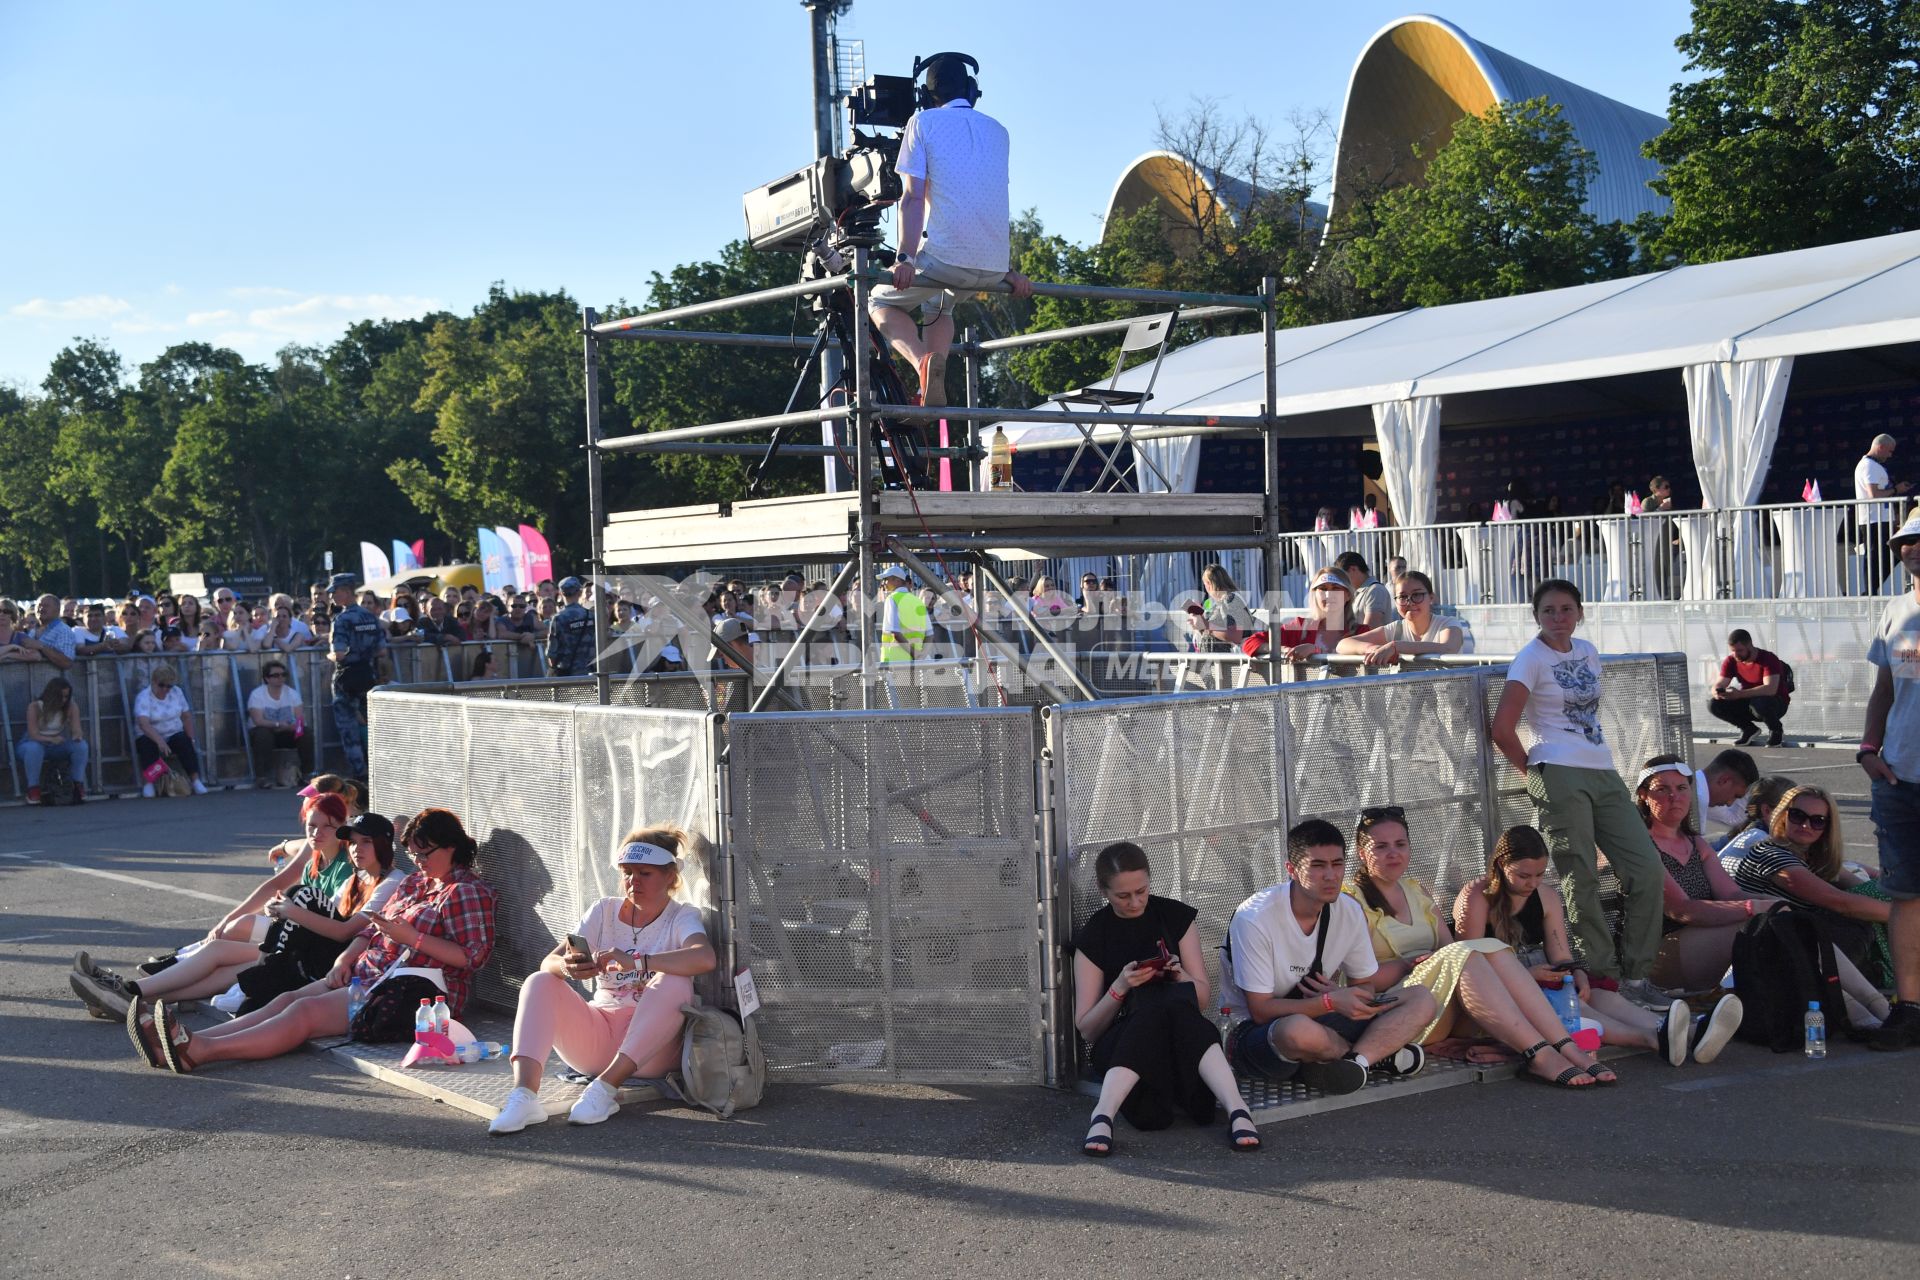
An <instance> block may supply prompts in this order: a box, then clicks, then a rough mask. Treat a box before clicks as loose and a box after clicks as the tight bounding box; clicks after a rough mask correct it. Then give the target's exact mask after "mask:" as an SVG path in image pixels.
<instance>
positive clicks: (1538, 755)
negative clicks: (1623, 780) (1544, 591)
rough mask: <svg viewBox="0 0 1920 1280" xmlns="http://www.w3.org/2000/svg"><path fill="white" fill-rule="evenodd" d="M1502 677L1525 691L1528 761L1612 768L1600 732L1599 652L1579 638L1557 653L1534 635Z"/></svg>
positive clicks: (1574, 766) (1532, 762)
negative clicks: (1530, 732) (1529, 731)
mask: <svg viewBox="0 0 1920 1280" xmlns="http://www.w3.org/2000/svg"><path fill="white" fill-rule="evenodd" d="M1507 679H1508V680H1510V681H1518V682H1519V683H1520V684H1522V685H1524V686H1526V690H1527V711H1526V720H1527V727H1528V728H1530V729H1532V730H1533V735H1534V744H1533V745H1532V746H1531V747H1528V748H1527V763H1528V764H1530V765H1535V764H1559V765H1566V766H1568V767H1569V768H1573V769H1607V770H1611V769H1612V768H1613V752H1611V751H1609V750H1607V740H1606V738H1604V737H1603V736H1601V732H1600V653H1599V651H1598V650H1597V649H1595V648H1594V647H1593V646H1592V645H1590V644H1588V643H1587V642H1586V641H1585V640H1582V639H1580V638H1579V637H1577V636H1576V637H1574V640H1573V649H1572V651H1571V652H1569V653H1560V652H1557V651H1556V650H1553V649H1549V648H1548V647H1547V644H1546V642H1545V641H1544V640H1542V639H1540V637H1538V636H1535V637H1534V638H1533V639H1531V640H1529V641H1527V643H1526V644H1525V645H1523V646H1522V647H1521V649H1520V652H1519V653H1517V654H1515V655H1514V656H1513V661H1512V662H1510V663H1508V664H1507Z"/></svg>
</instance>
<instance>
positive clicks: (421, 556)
mask: <svg viewBox="0 0 1920 1280" xmlns="http://www.w3.org/2000/svg"><path fill="white" fill-rule="evenodd" d="M426 562H427V540H426V539H425V538H418V539H415V540H414V544H413V567H414V568H416V569H418V568H419V567H420V566H421V565H424V564H425V563H426Z"/></svg>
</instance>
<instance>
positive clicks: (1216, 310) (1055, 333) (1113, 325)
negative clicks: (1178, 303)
mask: <svg viewBox="0 0 1920 1280" xmlns="http://www.w3.org/2000/svg"><path fill="white" fill-rule="evenodd" d="M1245 314H1246V311H1245V309H1244V308H1241V307H1195V308H1193V309H1192V310H1191V311H1182V312H1181V313H1180V318H1179V323H1181V324H1185V323H1186V322H1188V321H1190V320H1192V321H1200V320H1223V319H1226V318H1227V317H1229V316H1244V315H1245ZM1140 319H1141V317H1139V316H1135V317H1134V318H1133V319H1130V320H1099V321H1096V322H1094V323H1093V324H1076V325H1071V326H1069V327H1068V328H1065V329H1047V330H1045V331H1043V332H1040V333H1016V334H1014V335H1013V336H1012V337H1007V338H989V339H987V341H985V342H975V343H973V344H972V350H974V351H1013V350H1016V349H1017V348H1020V347H1037V346H1041V345H1044V344H1045V343H1049V342H1064V341H1066V340H1067V339H1069V338H1091V337H1097V336H1098V335H1100V334H1103V333H1119V332H1120V331H1121V330H1123V329H1125V328H1127V327H1128V326H1129V325H1133V324H1137V323H1139V321H1140ZM959 345H960V346H961V347H962V348H963V349H964V348H965V347H966V346H967V344H965V343H961V344H959Z"/></svg>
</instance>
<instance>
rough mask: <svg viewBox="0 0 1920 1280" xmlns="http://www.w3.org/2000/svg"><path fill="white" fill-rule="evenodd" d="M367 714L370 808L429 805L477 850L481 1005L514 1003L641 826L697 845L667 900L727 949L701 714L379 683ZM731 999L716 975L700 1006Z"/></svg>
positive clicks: (396, 813)
mask: <svg viewBox="0 0 1920 1280" xmlns="http://www.w3.org/2000/svg"><path fill="white" fill-rule="evenodd" d="M368 710H369V712H370V716H371V723H370V728H369V734H368V741H369V745H370V750H371V756H370V767H371V773H372V777H371V789H372V793H373V795H372V803H373V807H374V808H375V809H376V810H378V811H380V812H382V813H385V814H388V815H389V816H392V817H393V818H394V819H395V821H396V822H400V821H403V820H404V819H405V818H406V817H408V816H410V815H412V814H414V813H417V812H419V811H420V810H421V809H423V808H426V807H428V806H430V805H437V806H440V807H443V808H447V809H451V810H453V812H454V813H456V814H457V815H459V817H460V819H461V821H462V822H464V823H465V824H466V827H467V830H468V831H469V832H470V833H471V834H472V835H473V837H474V839H475V840H477V841H479V843H480V856H479V859H478V861H477V862H476V864H475V869H476V870H477V871H478V872H479V874H480V875H481V876H482V877H484V878H485V879H486V880H487V882H488V883H489V884H491V885H492V886H493V888H494V890H495V891H496V893H497V895H498V898H497V902H496V907H495V931H496V941H495V944H494V952H493V956H492V958H491V959H490V961H489V963H488V965H487V968H486V970H485V972H484V973H483V974H482V975H481V979H480V981H479V983H478V984H477V985H476V988H475V991H476V994H477V995H478V996H479V998H480V999H482V1000H485V1001H487V1002H488V1003H490V1004H496V1005H500V1006H503V1007H505V1008H509V1009H510V1008H512V1007H513V1006H514V1004H515V1002H516V1000H517V999H518V995H517V993H518V990H519V987H520V984H521V983H522V982H523V981H524V980H525V978H526V976H527V975H528V974H530V973H532V972H533V971H534V969H535V968H537V967H538V966H539V963H540V959H541V957H543V956H545V955H546V954H547V953H548V952H549V951H551V950H552V949H553V946H554V944H555V942H556V941H558V939H559V938H560V936H561V935H562V934H564V933H566V932H567V931H568V930H570V929H572V928H573V927H574V926H575V925H576V924H577V923H578V922H579V919H580V916H581V914H582V913H583V912H584V911H585V910H586V909H587V907H588V906H590V905H591V904H592V903H593V902H594V901H596V900H597V899H599V898H602V897H607V896H610V895H613V894H616V893H618V892H619V886H618V882H619V877H618V876H617V875H616V874H615V873H614V870H613V866H612V861H611V859H612V855H613V851H614V850H615V849H616V848H618V847H619V844H620V842H621V839H622V837H624V836H625V835H626V834H627V833H628V832H629V831H630V830H632V829H634V828H636V827H640V826H646V825H657V824H662V823H667V824H672V825H675V826H680V827H683V828H685V829H686V830H687V831H688V832H689V833H691V834H693V835H694V836H695V837H696V840H695V848H696V853H695V856H692V857H688V858H686V859H685V860H684V861H685V869H684V882H683V884H682V887H681V890H680V892H679V894H678V896H679V897H681V898H683V899H684V900H686V901H688V902H692V903H694V904H695V905H696V906H699V907H700V908H701V909H702V910H703V911H704V912H705V913H706V915H707V921H708V933H709V938H710V940H711V941H712V942H713V944H714V946H715V948H716V949H717V950H719V951H720V954H721V956H722V957H723V959H724V957H726V956H727V955H728V950H727V948H728V946H729V945H730V941H731V931H730V929H729V927H728V918H729V902H728V899H727V898H726V896H725V894H724V892H723V890H724V886H725V877H724V876H723V875H720V874H718V872H717V870H716V864H717V859H716V858H715V857H714V852H713V846H712V844H711V843H710V842H711V840H712V838H713V834H714V833H715V832H716V831H717V825H716V821H715V803H716V799H717V796H716V790H717V789H716V787H715V780H714V754H713V726H712V722H711V720H710V719H709V718H708V717H707V716H705V715H703V714H700V713H697V712H687V711H670V710H643V709H638V708H603V707H598V706H591V707H586V706H568V705H555V704H551V703H539V702H524V701H515V700H506V699H486V698H450V697H446V696H444V695H434V694H420V693H407V692H400V691H395V690H388V689H381V690H376V691H375V692H374V693H373V694H372V695H371V696H370V697H369V699H368ZM723 967H724V966H723ZM730 992H731V986H730V984H728V983H727V982H725V981H724V980H723V977H722V975H719V974H716V975H715V976H714V977H713V978H711V979H709V980H708V981H707V982H706V983H704V984H703V986H702V995H703V997H704V998H706V999H707V1000H708V1001H709V1002H711V1003H720V1004H723V1005H730V1004H731V1003H732V997H731V994H730Z"/></svg>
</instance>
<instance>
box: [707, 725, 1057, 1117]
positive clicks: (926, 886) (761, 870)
mask: <svg viewBox="0 0 1920 1280" xmlns="http://www.w3.org/2000/svg"><path fill="white" fill-rule="evenodd" d="M727 742H728V757H729V765H728V797H729V801H728V810H727V814H726V830H727V838H726V847H727V850H728V852H729V854H730V856H731V858H732V860H733V875H734V878H735V892H736V897H737V899H738V904H737V907H736V920H737V923H738V926H739V929H740V933H739V940H740V946H741V948H742V950H743V951H744V953H745V958H749V959H750V961H751V964H752V966H753V971H754V977H755V981H756V983H757V985H758V987H759V990H760V995H761V999H762V1001H763V1006H764V1007H763V1010H762V1013H761V1015H760V1017H761V1024H760V1027H761V1042H762V1044H763V1045H764V1046H765V1048H766V1052H767V1060H768V1063H769V1066H770V1067H771V1068H772V1070H773V1071H774V1072H775V1074H776V1075H778V1076H780V1077H782V1078H785V1079H795V1080H798V1079H818V1080H845V1079H852V1078H882V1079H910V1080H924V1079H956V1080H957V1079H965V1080H999V1081H1014V1080H1032V1081H1036V1082H1037V1081H1039V1080H1040V1079H1041V1078H1042V1074H1043V1070H1044V1062H1043V1060H1044V1047H1043V1044H1042V1027H1043V1016H1042V1015H1043V1009H1042V1001H1043V990H1042V983H1041V963H1042V961H1041V954H1040V934H1039V920H1038V906H1039V901H1040V885H1039V873H1038V858H1037V853H1038V850H1037V841H1036V831H1035V807H1036V806H1035V797H1034V786H1033V730H1032V720H1031V717H1030V715H1029V714H1028V713H1025V712H1022V711H1018V710H1012V711H996V710H987V711H931V712H873V713H858V712H854V713H787V714H770V715H749V716H736V717H733V718H732V719H731V720H730V721H729V722H728V724H727Z"/></svg>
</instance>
